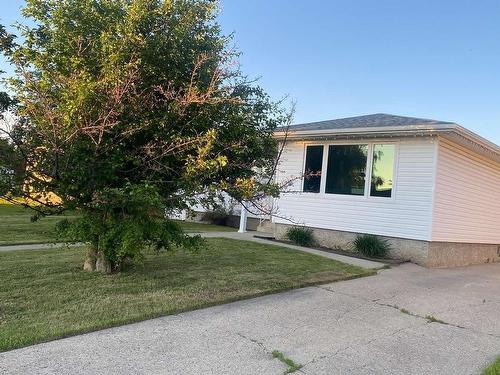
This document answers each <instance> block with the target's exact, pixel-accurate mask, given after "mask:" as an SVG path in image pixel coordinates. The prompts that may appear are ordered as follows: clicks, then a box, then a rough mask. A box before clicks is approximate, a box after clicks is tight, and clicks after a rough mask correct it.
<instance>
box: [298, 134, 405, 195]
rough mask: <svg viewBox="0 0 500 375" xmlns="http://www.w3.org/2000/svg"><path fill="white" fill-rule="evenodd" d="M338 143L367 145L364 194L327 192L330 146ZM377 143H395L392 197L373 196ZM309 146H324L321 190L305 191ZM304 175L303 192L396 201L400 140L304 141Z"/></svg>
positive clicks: (301, 180)
mask: <svg viewBox="0 0 500 375" xmlns="http://www.w3.org/2000/svg"><path fill="white" fill-rule="evenodd" d="M338 145H340V146H341V145H367V146H368V150H367V157H366V172H365V192H364V194H363V195H351V194H336V193H326V191H325V190H326V173H327V171H328V154H329V151H330V146H338ZM375 145H394V161H393V181H392V194H391V196H390V197H378V196H371V195H370V191H371V190H370V189H371V181H372V168H373V151H374V146H375ZM309 146H323V161H322V165H321V180H320V187H319V192H317V193H314V192H309V191H304V175H305V166H306V156H307V147H309ZM302 156H303V157H302V177H301V179H300V182H301V187H300V191H301V194H313V195H314V196H318V197H322V198H325V197H333V198H336V199H337V198H338V199H347V200H359V199H364V200H373V201H381V202H394V201H395V200H396V195H397V184H398V181H397V180H398V169H399V141H393V140H391V141H387V140H383V139H381V140H370V141H363V140H359V141H334V142H314V141H311V142H304V149H303V155H302Z"/></svg>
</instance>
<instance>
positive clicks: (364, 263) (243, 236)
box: [196, 232, 385, 269]
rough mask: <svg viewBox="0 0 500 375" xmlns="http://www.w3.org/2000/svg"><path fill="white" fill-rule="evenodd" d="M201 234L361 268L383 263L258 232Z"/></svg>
mask: <svg viewBox="0 0 500 375" xmlns="http://www.w3.org/2000/svg"><path fill="white" fill-rule="evenodd" d="M196 234H199V235H201V236H202V237H206V238H211V237H212V238H213V237H224V238H232V239H235V240H244V241H254V242H259V243H265V244H267V245H274V246H281V247H285V248H289V249H294V250H300V251H304V252H306V253H310V254H315V255H319V256H322V257H325V258H330V259H334V260H338V261H339V262H344V263H348V264H352V265H354V266H359V267H363V268H369V269H378V268H381V267H383V266H384V265H385V264H384V263H381V262H374V261H371V260H366V259H360V258H354V257H348V256H345V255H340V254H335V253H329V252H327V251H321V250H317V249H311V248H309V247H303V246H297V245H292V244H287V243H281V242H276V241H271V240H267V239H264V238H257V237H254V235H255V234H257V235H258V234H259V232H246V233H238V232H205V233H196Z"/></svg>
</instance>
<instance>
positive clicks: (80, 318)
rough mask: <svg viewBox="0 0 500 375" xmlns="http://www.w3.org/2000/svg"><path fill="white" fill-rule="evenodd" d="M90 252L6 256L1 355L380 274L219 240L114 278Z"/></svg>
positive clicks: (149, 260)
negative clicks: (88, 261) (86, 261)
mask: <svg viewBox="0 0 500 375" xmlns="http://www.w3.org/2000/svg"><path fill="white" fill-rule="evenodd" d="M83 254H84V249H83V248H73V249H67V248H66V249H53V250H26V251H10V252H0V285H1V288H0V351H5V350H9V349H14V348H18V347H22V346H26V345H30V344H34V343H39V342H42V341H47V340H52V339H56V338H61V337H65V336H69V335H74V334H78V333H83V332H89V331H93V330H97V329H101V328H105V327H111V326H116V325H121V324H125V323H130V322H135V321H140V320H144V319H149V318H154V317H158V316H161V315H167V314H174V313H178V312H181V311H186V310H193V309H198V308H201V307H205V306H210V305H215V304H221V303H225V302H229V301H235V300H239V299H244V298H250V297H254V296H259V295H264V294H268V293H274V292H278V291H282V290H285V289H291V288H298V287H302V286H306V285H312V284H318V283H326V282H332V281H337V280H343V279H349V278H355V277H360V276H366V275H370V274H373V271H369V270H365V269H362V268H359V267H355V266H351V265H347V264H344V263H340V262H337V261H334V260H330V259H325V258H322V257H319V256H315V255H311V254H308V253H303V252H299V251H295V250H290V249H285V248H282V247H279V246H274V245H267V244H259V243H255V242H246V241H238V240H232V239H223V238H213V239H208V240H207V241H206V245H205V246H204V248H203V249H201V250H200V251H199V252H197V253H189V252H185V251H181V250H179V251H176V252H173V253H161V254H159V255H157V254H148V255H147V256H146V259H145V260H144V262H143V264H140V265H136V266H134V267H132V268H130V269H128V270H125V271H123V272H121V273H119V274H114V275H102V274H98V273H87V272H84V271H83V270H82V259H83Z"/></svg>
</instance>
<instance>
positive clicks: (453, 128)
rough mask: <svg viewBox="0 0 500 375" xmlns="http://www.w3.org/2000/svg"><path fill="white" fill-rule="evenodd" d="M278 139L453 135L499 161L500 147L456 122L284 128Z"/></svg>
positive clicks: (276, 134) (277, 132) (278, 132)
mask: <svg viewBox="0 0 500 375" xmlns="http://www.w3.org/2000/svg"><path fill="white" fill-rule="evenodd" d="M274 134H275V137H276V138H277V139H278V140H283V139H285V138H286V139H288V140H313V139H346V138H351V139H354V138H356V139H360V138H386V137H387V138H393V137H417V136H436V135H443V136H446V135H454V136H455V137H459V138H461V139H463V140H465V141H468V142H471V143H472V144H474V145H476V146H479V147H480V148H482V149H484V150H485V151H486V152H488V153H490V154H491V157H492V159H494V160H497V161H500V147H499V146H497V145H496V144H494V143H493V142H490V141H488V140H487V139H485V138H483V137H481V136H479V135H477V134H475V133H473V132H471V131H470V130H468V129H466V128H464V127H462V126H460V125H458V124H452V123H450V124H425V125H409V126H397V127H396V126H386V127H377V128H348V129H323V130H297V131H295V130H289V131H288V132H287V131H286V130H283V131H275V133H274Z"/></svg>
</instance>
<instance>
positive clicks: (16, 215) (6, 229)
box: [0, 204, 235, 246]
mask: <svg viewBox="0 0 500 375" xmlns="http://www.w3.org/2000/svg"><path fill="white" fill-rule="evenodd" d="M33 214H34V211H31V210H29V209H26V208H23V207H20V206H14V205H11V204H0V246H1V245H14V244H27V243H46V242H55V241H62V240H64V239H58V238H56V236H55V231H54V227H55V225H56V223H57V222H58V221H59V220H61V219H62V218H63V217H69V218H70V217H72V216H71V215H66V216H48V217H44V218H42V219H40V220H38V221H36V222H31V220H30V218H31V217H32V216H33ZM179 223H180V224H181V226H182V227H183V228H184V230H185V231H186V232H222V231H225V232H228V231H234V230H235V229H234V228H230V227H225V226H221V225H212V224H203V223H193V222H188V221H179Z"/></svg>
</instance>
